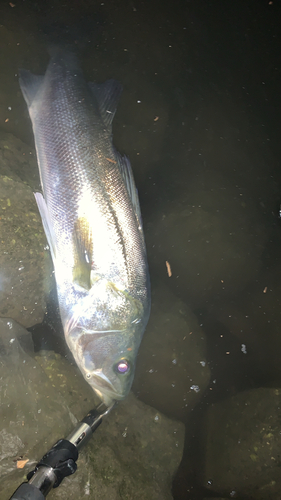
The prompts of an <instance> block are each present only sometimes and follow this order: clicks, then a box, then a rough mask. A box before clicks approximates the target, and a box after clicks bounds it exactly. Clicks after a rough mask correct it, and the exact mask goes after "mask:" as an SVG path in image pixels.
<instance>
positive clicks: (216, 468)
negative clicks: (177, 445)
mask: <svg viewBox="0 0 281 500" xmlns="http://www.w3.org/2000/svg"><path fill="white" fill-rule="evenodd" d="M280 407H281V390H280V389H271V388H259V389H255V390H250V391H245V392H242V393H239V394H237V395H236V396H234V397H232V398H230V399H227V400H225V401H222V402H219V403H215V404H214V405H212V406H211V407H210V408H209V409H208V412H207V417H206V429H207V438H206V465H205V471H204V475H203V478H202V483H203V485H204V486H207V485H208V484H210V489H211V490H213V491H214V492H221V493H226V492H227V493H228V494H231V496H233V497H234V498H235V497H237V498H252V499H254V500H263V499H267V500H271V499H272V500H273V499H277V498H279V497H280V490H281V478H280V447H281V433H280ZM231 492H232V493H231Z"/></svg>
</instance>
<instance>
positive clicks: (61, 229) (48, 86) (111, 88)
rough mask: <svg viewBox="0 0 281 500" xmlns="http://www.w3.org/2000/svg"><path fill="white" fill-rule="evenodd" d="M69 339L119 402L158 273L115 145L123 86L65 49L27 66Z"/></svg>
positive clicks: (85, 369)
mask: <svg viewBox="0 0 281 500" xmlns="http://www.w3.org/2000/svg"><path fill="white" fill-rule="evenodd" d="M20 86H21V90H22V92H23V95H24V98H25V100H26V103H27V105H28V110H29V115H30V118H31V121H32V126H33V132H34V137H35V146H36V152H37V160H38V164H39V171H40V178H41V184H42V191H43V196H42V194H40V193H36V194H35V197H36V201H37V204H38V208H39V211H40V214H41V217H42V222H43V226H44V229H45V233H46V236H47V239H48V243H49V246H50V250H51V253H52V258H53V263H54V269H55V277H56V284H57V291H58V300H59V307H60V314H61V319H62V324H63V327H64V333H65V339H66V342H67V344H68V346H69V348H70V350H71V352H72V354H73V356H74V358H75V361H76V363H77V365H78V367H79V368H80V370H81V372H82V374H83V376H84V377H85V379H86V380H87V382H88V383H89V384H90V385H91V386H92V388H93V389H94V390H95V391H96V393H97V394H98V395H99V396H100V398H101V399H102V400H103V401H104V402H105V403H106V404H108V405H109V404H111V403H112V402H113V401H114V400H119V399H123V398H124V397H125V396H126V395H127V394H128V392H129V390H130V387H131V384H132V381H133V376H134V367H135V358H136V356H137V352H138V348H139V345H140V342H141V338H142V335H143V333H144V330H145V327H146V324H147V321H148V317H149V311H150V287H149V274H148V266H147V259H146V249H145V242H144V236H143V229H142V221H141V215H140V208H139V201H138V195H137V191H136V188H135V184H134V180H133V175H132V171H131V167H130V163H129V160H128V159H127V158H126V157H123V158H122V157H121V155H120V154H119V153H117V152H116V150H115V149H114V147H113V145H112V139H111V133H112V130H111V129H112V120H113V117H114V114H115V111H116V106H117V101H118V99H119V96H120V93H121V86H120V84H119V83H118V82H116V81H114V80H109V81H107V82H105V83H104V84H102V85H98V84H93V83H89V84H87V83H86V82H85V80H84V78H83V75H82V72H81V70H80V68H79V66H78V64H77V62H76V59H75V57H74V56H73V55H71V54H68V53H63V52H60V51H57V52H56V53H55V54H54V55H53V56H52V57H51V60H50V62H49V65H48V68H47V71H46V74H45V75H44V76H42V77H41V76H35V75H32V74H31V73H30V72H29V71H26V70H21V72H20Z"/></svg>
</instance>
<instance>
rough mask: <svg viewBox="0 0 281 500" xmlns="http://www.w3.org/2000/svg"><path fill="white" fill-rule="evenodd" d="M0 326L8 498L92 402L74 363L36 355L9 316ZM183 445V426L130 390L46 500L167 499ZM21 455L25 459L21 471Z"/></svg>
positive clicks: (0, 454)
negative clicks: (138, 397) (73, 468)
mask: <svg viewBox="0 0 281 500" xmlns="http://www.w3.org/2000/svg"><path fill="white" fill-rule="evenodd" d="M0 330H1V335H0V339H1V344H0V378H1V387H0V401H1V407H0V410H1V421H0V478H1V486H0V493H1V498H2V497H3V492H5V498H10V496H11V495H12V493H13V492H14V491H15V490H16V488H17V487H18V486H19V485H20V484H21V482H23V481H24V480H26V473H27V472H29V471H30V470H32V468H33V467H34V466H35V464H36V463H37V462H38V460H39V459H40V458H41V457H42V456H43V454H44V453H46V452H47V451H48V450H49V449H50V448H51V446H52V445H53V444H54V443H55V442H56V441H57V440H58V439H59V438H62V437H65V436H67V435H68V434H69V433H70V432H71V431H72V429H73V427H74V426H75V425H76V423H77V421H79V420H81V418H82V417H83V416H85V415H86V414H87V412H88V411H89V410H90V409H92V408H93V407H96V406H97V401H96V400H95V396H94V393H93V391H92V389H91V388H90V386H89V385H88V384H87V383H86V382H85V380H84V379H83V377H82V375H81V374H80V372H79V371H78V369H77V367H76V366H73V365H71V364H69V363H67V362H66V361H65V360H64V359H63V358H61V357H60V356H59V355H58V354H54V353H48V355H46V353H45V354H44V355H43V356H41V359H39V357H38V356H36V358H35V357H34V354H33V353H32V340H31V335H30V334H29V333H28V332H27V331H26V330H25V329H24V328H22V327H21V326H20V325H18V324H17V323H16V322H15V321H13V320H11V319H4V318H2V319H1V320H0ZM39 361H40V362H39ZM183 443H184V426H183V424H181V423H179V422H176V421H173V420H169V419H168V418H167V417H165V416H163V415H161V413H159V412H158V411H157V410H155V409H153V408H151V407H148V406H146V405H145V404H143V403H141V402H140V401H138V400H137V399H136V398H135V397H134V396H133V394H132V393H131V394H130V395H129V397H128V398H127V399H126V400H125V401H124V402H122V403H120V404H118V406H117V407H116V408H114V409H113V410H112V412H111V413H110V414H109V415H108V416H107V417H105V418H104V419H103V423H102V425H101V426H100V427H99V428H98V429H97V430H96V432H95V434H94V436H93V438H92V439H91V441H90V442H89V443H88V445H87V446H86V447H85V448H84V449H83V450H82V451H81V452H80V456H79V460H78V471H77V472H76V473H75V474H74V476H71V477H69V478H66V479H64V481H63V483H62V484H61V486H60V487H59V488H58V489H56V490H52V491H51V492H50V494H49V495H48V498H50V500H51V499H60V500H63V499H65V500H66V499H68V500H72V499H73V500H74V499H77V498H81V499H89V500H91V499H95V500H99V499H100V500H102V499H104V498H106V499H107V500H118V499H120V500H121V499H122V500H123V499H125V498H128V499H130V498H135V499H142V500H144V499H152V500H154V499H155V500H166V499H167V500H172V494H171V486H172V479H173V476H174V474H175V471H176V469H177V467H178V466H179V463H180V460H181V457H182V453H183ZM21 460H23V461H25V460H28V462H27V463H26V464H25V465H24V467H23V468H19V466H20V465H21V462H20V461H21Z"/></svg>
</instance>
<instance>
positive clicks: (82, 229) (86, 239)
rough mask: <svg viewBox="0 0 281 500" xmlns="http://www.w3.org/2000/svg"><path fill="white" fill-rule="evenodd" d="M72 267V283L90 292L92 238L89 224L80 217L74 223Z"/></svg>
mask: <svg viewBox="0 0 281 500" xmlns="http://www.w3.org/2000/svg"><path fill="white" fill-rule="evenodd" d="M73 242H74V267H73V281H74V283H76V284H77V285H78V286H81V287H82V288H85V289H86V290H90V288H91V265H92V262H91V260H92V255H93V238H92V231H91V229H90V226H89V222H88V220H87V219H86V218H85V217H81V218H80V219H78V220H77V221H76V223H75V227H74V233H73Z"/></svg>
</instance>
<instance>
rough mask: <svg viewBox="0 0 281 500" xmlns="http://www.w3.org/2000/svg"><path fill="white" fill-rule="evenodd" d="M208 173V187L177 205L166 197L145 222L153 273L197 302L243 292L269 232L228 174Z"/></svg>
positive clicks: (195, 192) (195, 305)
mask: <svg viewBox="0 0 281 500" xmlns="http://www.w3.org/2000/svg"><path fill="white" fill-rule="evenodd" d="M205 175H206V186H207V187H206V188H205V189H202V187H201V188H200V189H199V188H198V186H196V185H195V187H194V191H191V192H189V193H186V194H185V195H183V194H182V195H181V197H180V198H179V199H178V200H176V201H175V202H174V203H173V204H171V203H170V204H167V203H166V202H164V203H163V209H161V208H159V210H158V212H156V213H154V214H152V215H151V217H150V220H149V222H148V223H147V224H146V243H147V249H148V256H149V263H150V268H151V272H152V273H153V274H154V275H157V276H158V277H159V278H160V279H163V280H165V281H168V280H169V286H170V288H171V289H172V290H173V291H174V292H175V293H177V294H180V296H181V297H186V296H188V300H189V305H192V306H193V307H198V306H201V307H202V303H203V302H206V301H208V300H212V301H213V300H214V297H216V296H218V295H219V296H220V297H226V296H228V297H229V296H235V295H236V294H237V293H239V292H241V290H242V289H243V288H244V287H245V286H246V285H247V284H248V283H249V282H251V281H252V280H253V279H254V278H255V277H256V273H257V271H258V270H259V269H260V267H261V257H262V253H263V248H264V247H263V243H264V242H265V238H266V237H267V232H266V229H265V227H264V225H263V224H262V222H260V217H259V213H258V211H257V209H256V207H255V205H254V203H252V202H251V201H250V200H248V199H247V200H246V201H244V200H242V198H240V197H239V193H237V189H236V188H235V187H233V185H232V184H231V183H229V182H228V181H227V179H226V178H224V177H222V176H220V175H218V174H216V173H215V172H213V173H212V172H209V175H208V176H207V174H205ZM212 177H213V179H212ZM211 179H212V180H211ZM166 261H168V262H169V264H170V266H171V271H172V276H171V277H170V278H169V277H168V275H167V271H166V265H165V262H166Z"/></svg>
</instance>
